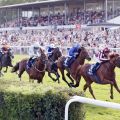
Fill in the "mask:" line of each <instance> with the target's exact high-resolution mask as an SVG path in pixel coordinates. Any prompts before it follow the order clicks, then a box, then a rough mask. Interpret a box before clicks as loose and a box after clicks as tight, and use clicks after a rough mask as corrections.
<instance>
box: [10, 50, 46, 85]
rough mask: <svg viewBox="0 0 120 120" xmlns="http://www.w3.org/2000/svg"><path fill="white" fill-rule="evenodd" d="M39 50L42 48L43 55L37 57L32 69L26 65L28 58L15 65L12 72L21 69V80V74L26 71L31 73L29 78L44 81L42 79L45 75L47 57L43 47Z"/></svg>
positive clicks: (19, 75)
mask: <svg viewBox="0 0 120 120" xmlns="http://www.w3.org/2000/svg"><path fill="white" fill-rule="evenodd" d="M39 50H40V54H41V56H40V57H38V58H36V60H35V62H34V64H33V65H32V67H31V68H30V69H28V68H27V67H26V66H27V62H28V59H24V60H22V61H20V62H18V63H17V64H16V65H15V66H14V67H13V69H12V71H11V72H12V73H13V72H17V71H19V73H18V77H19V78H20V80H21V76H22V74H23V72H24V71H26V72H27V73H28V75H29V80H30V79H34V80H35V79H36V80H37V82H38V83H40V82H42V79H43V77H44V75H45V69H46V61H47V57H46V55H45V53H44V51H43V50H42V49H41V48H40V49H39Z"/></svg>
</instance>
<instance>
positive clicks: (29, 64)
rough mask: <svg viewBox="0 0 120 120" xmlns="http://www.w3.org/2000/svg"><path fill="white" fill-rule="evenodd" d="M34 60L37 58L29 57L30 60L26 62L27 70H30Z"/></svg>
mask: <svg viewBox="0 0 120 120" xmlns="http://www.w3.org/2000/svg"><path fill="white" fill-rule="evenodd" d="M36 59H37V57H31V58H30V59H29V60H28V62H27V69H30V68H31V67H32V66H33V65H34V63H35V61H36Z"/></svg>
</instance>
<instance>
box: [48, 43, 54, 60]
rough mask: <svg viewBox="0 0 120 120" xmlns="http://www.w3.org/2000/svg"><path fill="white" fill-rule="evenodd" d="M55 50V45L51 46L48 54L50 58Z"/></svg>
mask: <svg viewBox="0 0 120 120" xmlns="http://www.w3.org/2000/svg"><path fill="white" fill-rule="evenodd" d="M54 48H55V45H54V44H51V45H50V46H49V47H48V49H47V54H48V58H50V57H51V56H52V54H53V50H54Z"/></svg>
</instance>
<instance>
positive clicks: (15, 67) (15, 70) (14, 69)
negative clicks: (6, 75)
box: [11, 63, 19, 73]
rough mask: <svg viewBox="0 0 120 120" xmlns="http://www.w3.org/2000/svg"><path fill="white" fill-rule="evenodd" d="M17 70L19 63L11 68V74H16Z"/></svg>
mask: <svg viewBox="0 0 120 120" xmlns="http://www.w3.org/2000/svg"><path fill="white" fill-rule="evenodd" d="M18 69H19V63H17V64H16V65H15V66H14V67H13V68H12V71H11V72H12V73H13V72H17V71H18Z"/></svg>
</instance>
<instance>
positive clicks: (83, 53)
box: [57, 47, 91, 87]
mask: <svg viewBox="0 0 120 120" xmlns="http://www.w3.org/2000/svg"><path fill="white" fill-rule="evenodd" d="M65 59H66V58H65V57H64V56H62V57H60V58H59V59H58V61H57V67H58V68H59V70H60V72H61V74H62V79H63V80H64V81H65V82H66V83H67V84H68V86H69V87H72V85H74V80H73V78H74V79H76V78H75V77H76V76H75V75H76V69H77V67H78V66H79V65H83V64H84V62H85V59H87V60H91V58H90V56H89V55H88V52H87V50H86V49H85V48H84V47H81V48H80V50H79V54H78V56H77V58H76V60H75V61H74V62H73V63H72V65H71V67H70V68H66V67H65V66H64V61H65ZM64 70H67V74H66V75H67V76H68V77H69V78H70V80H71V82H72V83H68V82H67V80H66V78H65V75H64ZM71 76H72V77H71ZM76 87H78V86H76Z"/></svg>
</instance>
